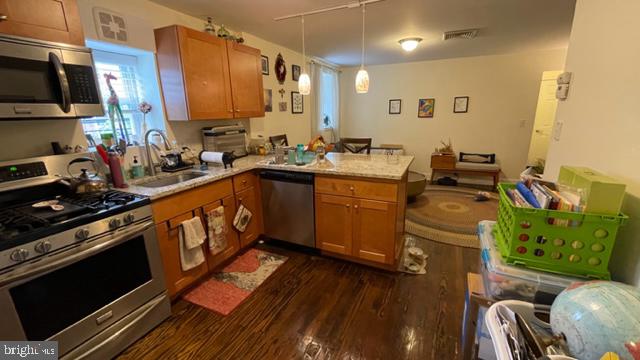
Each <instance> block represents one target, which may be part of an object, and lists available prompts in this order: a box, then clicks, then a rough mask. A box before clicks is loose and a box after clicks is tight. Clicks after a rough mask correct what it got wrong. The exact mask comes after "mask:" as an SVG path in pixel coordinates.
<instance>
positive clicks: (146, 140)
mask: <svg viewBox="0 0 640 360" xmlns="http://www.w3.org/2000/svg"><path fill="white" fill-rule="evenodd" d="M151 133H158V134H160V137H162V141H163V142H164V147H165V150H167V151H168V150H171V146H170V145H169V139H167V136H166V135H165V134H164V133H163V132H162V130H159V129H149V131H147V132H146V133H145V134H144V148H145V150H146V152H147V159H148V160H147V161H149V174H150V175H151V176H154V175H155V174H156V165H155V164H154V163H153V158H152V157H151V144H149V135H150V134H151Z"/></svg>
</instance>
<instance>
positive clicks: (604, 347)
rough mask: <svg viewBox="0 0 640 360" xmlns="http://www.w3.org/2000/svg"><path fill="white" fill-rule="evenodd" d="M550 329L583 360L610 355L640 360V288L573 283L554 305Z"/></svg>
mask: <svg viewBox="0 0 640 360" xmlns="http://www.w3.org/2000/svg"><path fill="white" fill-rule="evenodd" d="M551 328H552V330H553V333H554V334H556V335H560V334H562V335H564V337H565V338H566V339H567V345H568V346H569V351H570V352H571V354H570V355H571V356H573V357H575V358H578V359H580V360H600V359H601V358H602V357H603V356H605V354H607V353H615V354H617V355H618V357H619V358H620V359H625V360H626V359H629V360H640V289H638V288H636V287H633V286H629V285H625V284H622V283H617V282H613V281H590V282H584V283H574V284H573V285H571V286H569V287H568V288H567V289H565V290H564V291H563V292H561V293H560V295H558V297H557V298H556V300H555V301H554V302H553V305H552V306H551Z"/></svg>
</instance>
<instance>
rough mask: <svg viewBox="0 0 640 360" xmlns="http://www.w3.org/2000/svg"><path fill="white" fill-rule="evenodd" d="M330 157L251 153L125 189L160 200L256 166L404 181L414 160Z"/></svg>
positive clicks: (137, 182) (133, 182)
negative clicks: (168, 181) (307, 159)
mask: <svg viewBox="0 0 640 360" xmlns="http://www.w3.org/2000/svg"><path fill="white" fill-rule="evenodd" d="M327 160H328V161H327V162H325V163H324V164H317V163H315V161H314V162H312V163H311V164H308V165H304V166H295V165H276V164H275V163H274V162H273V156H272V155H271V156H257V155H250V156H247V157H243V158H240V159H237V160H236V161H234V163H233V168H227V169H224V168H223V167H222V166H221V165H220V166H209V169H208V170H205V171H201V170H199V169H198V167H197V166H196V167H194V169H193V170H185V171H197V172H203V173H206V175H205V176H202V177H199V178H195V179H192V180H187V181H184V182H180V183H178V184H174V185H169V186H163V187H157V188H150V187H144V186H140V184H142V183H146V182H148V181H151V180H154V179H160V178H163V177H168V176H172V175H174V174H167V173H162V174H159V175H157V176H154V177H151V176H148V177H145V178H142V179H136V180H130V181H129V187H128V188H127V189H122V190H123V191H127V192H132V193H136V194H140V195H146V196H149V197H150V198H151V200H156V199H159V198H162V197H165V196H169V195H172V194H175V193H178V192H181V191H185V190H189V189H192V188H195V187H198V186H202V185H205V184H208V183H212V182H214V181H217V180H221V179H225V178H228V177H231V176H233V175H237V174H240V173H243V172H245V171H248V170H253V169H271V170H286V171H296V172H307V173H314V174H327V175H338V176H355V177H365V178H376V179H389V180H400V179H402V176H403V175H404V173H405V172H406V171H407V170H408V169H409V165H411V163H412V162H413V156H408V155H400V156H398V160H397V162H395V163H390V162H389V161H388V160H387V155H364V154H342V153H328V154H327Z"/></svg>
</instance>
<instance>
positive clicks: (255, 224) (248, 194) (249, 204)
mask: <svg viewBox="0 0 640 360" xmlns="http://www.w3.org/2000/svg"><path fill="white" fill-rule="evenodd" d="M241 204H242V205H243V206H244V207H246V208H247V209H248V210H249V211H250V212H251V214H252V216H251V221H250V222H249V225H248V226H247V228H246V229H245V231H244V232H241V233H240V246H241V247H246V246H249V245H250V244H252V243H253V242H254V241H256V240H258V238H259V237H260V234H262V202H261V200H260V197H259V196H258V191H257V190H256V188H255V187H254V186H251V187H248V188H246V189H244V190H242V191H238V192H236V205H237V206H238V207H240V205H241Z"/></svg>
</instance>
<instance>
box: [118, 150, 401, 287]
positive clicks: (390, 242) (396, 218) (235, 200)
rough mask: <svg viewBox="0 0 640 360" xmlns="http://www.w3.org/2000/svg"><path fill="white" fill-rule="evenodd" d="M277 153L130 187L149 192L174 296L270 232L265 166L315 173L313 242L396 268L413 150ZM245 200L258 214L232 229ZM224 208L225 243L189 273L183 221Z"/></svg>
mask: <svg viewBox="0 0 640 360" xmlns="http://www.w3.org/2000/svg"><path fill="white" fill-rule="evenodd" d="M272 160H273V158H272V157H264V156H247V157H244V158H240V159H238V160H236V161H235V162H234V164H233V168H228V169H224V168H222V167H221V166H209V168H208V170H203V171H194V170H191V171H190V174H195V176H197V177H195V178H193V179H190V180H183V181H180V182H177V183H175V184H171V185H166V186H158V187H149V184H152V183H153V182H154V181H156V180H161V179H164V178H169V177H171V176H175V175H170V174H162V175H159V176H156V177H151V178H145V179H143V180H141V181H139V182H134V183H132V184H130V186H129V188H128V189H127V191H129V192H133V193H136V194H140V195H146V196H149V197H150V198H151V201H152V204H151V206H152V209H153V216H154V221H155V223H156V231H157V234H158V241H159V244H160V252H161V254H162V260H163V265H164V270H165V277H166V283H167V288H168V290H169V294H170V295H171V296H172V297H175V296H176V295H177V294H179V293H180V292H181V291H182V290H184V289H186V288H188V287H189V286H190V285H192V284H194V283H195V282H196V281H197V280H199V279H201V278H202V277H204V276H205V275H206V274H208V273H209V272H210V271H212V270H213V269H214V268H216V267H219V266H220V265H221V264H223V263H226V262H227V260H229V259H231V258H232V257H233V256H234V255H236V254H237V253H238V252H240V251H241V250H242V249H244V248H247V247H249V246H250V245H252V244H253V243H254V242H255V241H257V240H258V238H259V237H260V235H261V234H263V233H264V230H263V229H264V226H263V217H262V203H261V189H260V181H259V176H258V174H257V171H259V170H262V169H269V170H281V171H290V172H302V173H312V174H314V177H315V179H314V195H315V196H314V197H315V201H314V202H315V204H314V208H315V239H316V240H315V246H316V248H318V249H320V250H321V251H322V253H323V254H326V255H329V256H334V257H338V258H341V259H345V260H348V261H354V262H358V263H362V264H366V265H370V266H375V267H378V268H383V269H387V270H395V269H397V265H398V260H399V257H400V253H401V249H402V245H403V232H404V213H405V206H406V184H407V172H408V168H409V165H411V163H412V161H413V156H397V157H395V158H391V159H390V158H388V157H387V156H386V155H359V154H343V153H329V154H327V160H328V162H326V163H325V164H322V165H319V164H315V163H311V164H308V165H304V166H295V165H276V164H274V163H273V161H272ZM240 204H242V205H243V206H245V207H246V208H247V209H249V211H251V213H252V214H253V217H252V220H251V222H250V224H249V225H248V226H247V229H246V230H245V231H244V232H237V231H235V229H233V226H232V223H233V219H234V215H235V213H236V211H237V208H238V207H239V206H240ZM219 206H223V207H224V210H225V218H226V223H227V228H228V229H229V231H228V232H227V248H226V249H225V250H224V251H222V252H221V253H218V254H216V255H215V256H211V255H210V256H209V257H208V258H207V261H206V262H205V263H203V264H202V265H200V266H197V267H195V268H193V269H190V270H188V271H182V269H181V267H180V258H179V256H180V252H179V242H178V231H179V224H181V223H182V222H183V221H185V220H188V219H190V218H192V217H195V216H199V217H200V218H201V219H203V218H204V214H206V213H207V212H208V211H210V210H211V209H214V208H218V207H219Z"/></svg>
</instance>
